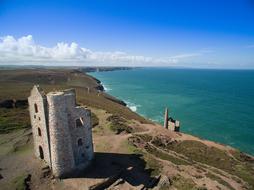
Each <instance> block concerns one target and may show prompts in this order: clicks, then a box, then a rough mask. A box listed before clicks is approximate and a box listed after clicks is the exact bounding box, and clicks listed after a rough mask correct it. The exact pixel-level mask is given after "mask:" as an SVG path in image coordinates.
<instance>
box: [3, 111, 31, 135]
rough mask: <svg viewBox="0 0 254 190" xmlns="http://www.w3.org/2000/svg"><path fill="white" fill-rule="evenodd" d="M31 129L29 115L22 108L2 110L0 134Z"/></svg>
mask: <svg viewBox="0 0 254 190" xmlns="http://www.w3.org/2000/svg"><path fill="white" fill-rule="evenodd" d="M24 128H30V120H29V113H28V110H27V109H22V108H13V109H7V108H0V134H3V133H9V132H11V131H13V130H17V129H24Z"/></svg>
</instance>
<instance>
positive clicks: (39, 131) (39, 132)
mask: <svg viewBox="0 0 254 190" xmlns="http://www.w3.org/2000/svg"><path fill="white" fill-rule="evenodd" d="M38 135H39V136H41V129H40V128H38Z"/></svg>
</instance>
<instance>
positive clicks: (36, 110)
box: [34, 104, 38, 113]
mask: <svg viewBox="0 0 254 190" xmlns="http://www.w3.org/2000/svg"><path fill="white" fill-rule="evenodd" d="M34 111H35V113H38V106H37V104H34Z"/></svg>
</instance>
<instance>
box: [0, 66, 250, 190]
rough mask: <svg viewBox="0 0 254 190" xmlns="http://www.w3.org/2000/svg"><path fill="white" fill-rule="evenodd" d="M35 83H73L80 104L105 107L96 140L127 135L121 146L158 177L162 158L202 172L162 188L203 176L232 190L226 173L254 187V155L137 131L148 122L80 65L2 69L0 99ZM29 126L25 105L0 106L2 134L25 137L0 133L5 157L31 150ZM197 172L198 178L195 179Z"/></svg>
mask: <svg viewBox="0 0 254 190" xmlns="http://www.w3.org/2000/svg"><path fill="white" fill-rule="evenodd" d="M35 83H36V84H39V85H40V86H41V87H42V88H43V89H44V90H45V92H46V93H47V92H49V91H52V90H61V89H66V88H75V89H76V93H77V100H78V104H80V105H86V106H89V107H91V108H93V109H92V110H93V111H94V110H104V111H103V119H102V116H101V115H98V114H97V115H96V111H94V112H92V124H93V127H94V129H93V131H97V132H95V133H94V134H95V135H97V137H98V139H100V137H101V136H102V137H104V138H105V136H106V135H111V136H110V137H116V136H114V134H117V135H118V136H117V137H119V138H123V141H122V142H121V143H122V145H121V146H122V147H121V148H122V149H121V150H126V152H127V153H128V154H130V155H133V157H139V160H141V163H140V165H142V167H144V168H145V171H147V172H148V173H149V175H151V176H152V177H155V176H159V175H160V174H161V173H162V172H163V169H164V163H169V164H170V167H173V168H177V169H178V171H180V172H184V170H183V168H185V167H187V168H188V167H192V168H194V169H195V170H197V171H200V172H199V173H198V174H193V177H192V178H186V177H185V176H184V177H183V176H182V175H179V174H176V175H174V177H171V178H170V184H167V185H166V186H165V187H162V189H169V188H171V187H174V188H176V189H180V190H184V189H195V190H197V189H200V190H201V189H206V187H205V186H204V187H203V186H202V187H198V186H197V184H196V183H195V181H193V180H194V179H196V180H198V179H204V178H205V177H207V178H209V179H211V180H214V181H217V182H218V183H219V184H222V185H223V186H225V187H227V188H228V189H234V188H233V187H232V184H230V183H228V182H227V181H226V180H224V178H231V179H232V180H234V181H236V182H237V183H239V184H241V185H243V186H244V185H245V182H246V184H247V183H248V185H246V186H245V188H246V189H254V160H253V157H251V156H248V155H246V154H244V153H241V152H239V151H231V152H229V151H225V150H223V149H219V148H216V147H211V146H207V145H206V144H204V143H202V142H201V141H194V140H184V141H180V140H177V141H176V140H175V139H172V138H170V137H166V136H165V137H164V136H163V134H161V135H156V136H155V135H154V134H153V133H151V132H149V131H139V130H138V129H136V128H135V127H133V125H132V123H131V121H132V120H136V121H138V122H140V123H150V122H149V121H147V120H146V119H144V118H143V117H141V116H139V115H138V114H136V113H134V112H132V111H131V110H130V109H129V108H127V107H126V106H124V105H123V103H121V101H119V100H116V99H114V98H112V97H110V96H109V95H107V94H105V93H104V92H102V91H100V90H98V89H100V88H101V87H100V86H98V85H99V83H98V81H96V80H94V79H93V78H92V77H90V76H88V75H86V74H83V73H81V72H80V71H78V70H69V69H62V70H61V69H58V70H54V69H38V70H15V71H14V70H8V71H0V91H1V93H0V102H1V101H4V100H6V99H17V100H18V99H20V100H25V99H26V98H27V97H28V96H29V93H30V90H31V88H32V86H33V85H34V84H35ZM104 128H105V129H104ZM19 129H22V130H19ZM29 129H30V119H29V113H28V108H27V106H23V107H13V108H3V107H1V108H0V135H1V137H4V136H6V135H7V136H8V135H9V134H10V139H14V138H16V137H14V136H15V135H14V136H13V137H12V135H11V134H12V133H11V132H13V134H14V133H16V134H18V133H19V132H18V131H20V134H21V133H22V134H23V136H22V139H17V140H15V141H13V142H6V140H4V138H1V139H0V145H2V146H1V147H0V148H1V149H0V150H1V152H0V156H2V157H3V155H4V156H6V155H10V154H12V155H14V156H23V155H24V154H23V153H27V150H32V143H31V134H30V133H29ZM100 135H101V136H100ZM124 137H125V139H124ZM119 142H120V141H119ZM123 142H124V143H123ZM109 144H110V146H108V144H106V143H104V142H103V143H101V144H99V145H101V146H103V147H101V148H100V149H99V150H100V151H102V152H103V151H105V152H106V150H110V148H112V147H114V144H113V143H109ZM99 145H98V144H97V145H96V146H97V147H99ZM7 146H8V147H7ZM104 146H105V147H104ZM7 148H8V150H7ZM114 148H115V149H114V151H117V150H118V149H117V148H118V147H114ZM9 149H10V150H11V151H10V150H9ZM97 151H98V150H97ZM31 152H32V151H31ZM123 152H124V151H123ZM126 152H125V153H126ZM137 155H138V156H137ZM2 157H1V158H2ZM0 161H1V159H0ZM142 167H141V168H142ZM0 171H1V170H0ZM195 175H196V176H198V177H196V178H195ZM26 180H29V177H28V176H27V175H20V176H17V177H15V179H13V180H12V181H11V184H12V185H11V186H12V188H13V189H24V188H26V185H27V183H26Z"/></svg>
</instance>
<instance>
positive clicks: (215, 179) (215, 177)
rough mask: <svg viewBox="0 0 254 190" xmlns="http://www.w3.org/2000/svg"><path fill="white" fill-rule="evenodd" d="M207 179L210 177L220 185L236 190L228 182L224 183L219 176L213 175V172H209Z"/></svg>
mask: <svg viewBox="0 0 254 190" xmlns="http://www.w3.org/2000/svg"><path fill="white" fill-rule="evenodd" d="M206 177H208V178H210V179H212V180H214V181H217V182H218V183H220V184H222V185H224V186H225V187H227V188H228V189H230V190H234V188H233V187H232V186H231V185H230V184H229V183H228V182H226V181H224V180H223V179H221V178H220V177H219V176H217V175H214V174H212V173H211V172H208V173H207V174H206Z"/></svg>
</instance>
